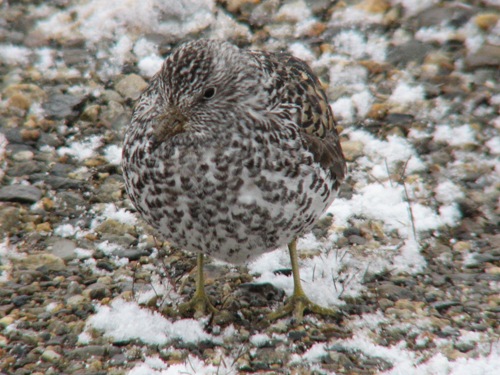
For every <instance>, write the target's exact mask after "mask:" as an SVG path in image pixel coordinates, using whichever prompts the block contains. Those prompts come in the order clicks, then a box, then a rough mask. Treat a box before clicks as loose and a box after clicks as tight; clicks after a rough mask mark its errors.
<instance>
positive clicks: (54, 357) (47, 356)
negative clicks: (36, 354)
mask: <svg viewBox="0 0 500 375" xmlns="http://www.w3.org/2000/svg"><path fill="white" fill-rule="evenodd" d="M41 358H42V360H44V361H47V362H57V361H59V360H60V359H61V358H62V356H61V354H59V353H57V352H55V351H54V350H52V349H47V350H45V351H44V352H43V353H42V355H41Z"/></svg>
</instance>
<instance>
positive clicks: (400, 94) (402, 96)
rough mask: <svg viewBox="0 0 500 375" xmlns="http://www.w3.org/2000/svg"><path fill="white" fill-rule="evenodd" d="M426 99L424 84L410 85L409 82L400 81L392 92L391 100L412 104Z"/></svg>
mask: <svg viewBox="0 0 500 375" xmlns="http://www.w3.org/2000/svg"><path fill="white" fill-rule="evenodd" d="M423 99H424V88H423V87H422V86H419V85H417V86H413V87H412V86H410V85H408V84H407V83H404V82H402V83H399V84H398V85H397V86H396V88H395V89H394V91H393V92H392V95H391V97H390V98H389V100H390V101H391V102H393V103H398V104H403V105H405V104H412V103H414V102H418V101H421V100H423Z"/></svg>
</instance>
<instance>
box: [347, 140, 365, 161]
mask: <svg viewBox="0 0 500 375" xmlns="http://www.w3.org/2000/svg"><path fill="white" fill-rule="evenodd" d="M364 147H365V146H364V144H363V143H362V142H359V141H344V142H342V151H343V152H344V156H345V159H346V160H347V161H353V160H356V159H357V158H359V157H360V156H362V155H363V150H364Z"/></svg>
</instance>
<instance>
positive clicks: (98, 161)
mask: <svg viewBox="0 0 500 375" xmlns="http://www.w3.org/2000/svg"><path fill="white" fill-rule="evenodd" d="M106 163H107V162H106V159H104V158H103V157H102V156H97V157H95V158H91V159H87V160H85V162H84V165H85V166H86V167H90V168H93V167H99V166H101V165H104V164H106Z"/></svg>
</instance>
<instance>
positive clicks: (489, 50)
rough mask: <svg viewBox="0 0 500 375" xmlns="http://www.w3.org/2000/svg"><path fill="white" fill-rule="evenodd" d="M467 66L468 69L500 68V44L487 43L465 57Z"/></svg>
mask: <svg viewBox="0 0 500 375" xmlns="http://www.w3.org/2000/svg"><path fill="white" fill-rule="evenodd" d="M465 66H466V67H467V69H468V70H475V69H478V68H485V67H489V68H498V67H499V66H500V46H495V45H492V44H485V45H483V46H481V47H480V48H479V49H478V50H477V51H476V52H475V53H473V54H471V55H469V56H467V57H466V58H465Z"/></svg>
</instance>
